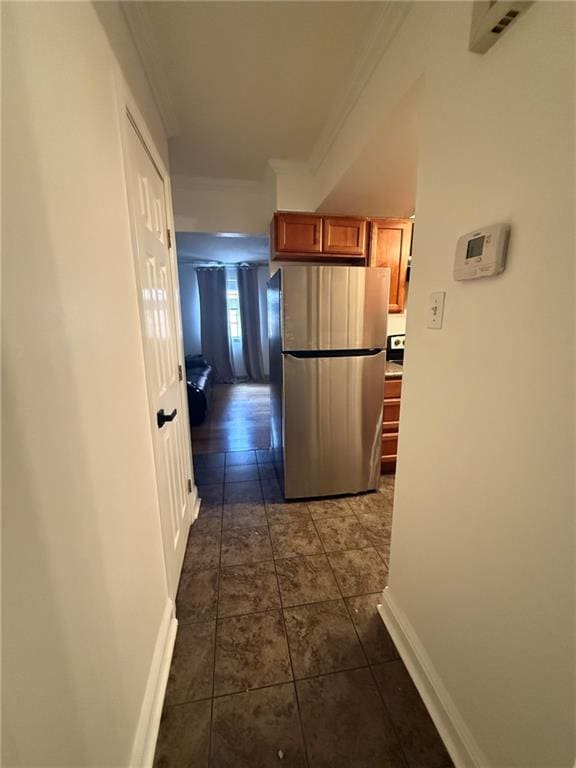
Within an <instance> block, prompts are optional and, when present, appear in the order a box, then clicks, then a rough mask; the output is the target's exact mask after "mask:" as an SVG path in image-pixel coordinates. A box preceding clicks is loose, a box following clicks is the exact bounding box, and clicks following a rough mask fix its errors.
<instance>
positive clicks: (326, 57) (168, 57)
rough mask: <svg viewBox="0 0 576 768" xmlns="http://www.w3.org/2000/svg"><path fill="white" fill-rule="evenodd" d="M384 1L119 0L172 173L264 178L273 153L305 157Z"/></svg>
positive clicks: (359, 55)
mask: <svg viewBox="0 0 576 768" xmlns="http://www.w3.org/2000/svg"><path fill="white" fill-rule="evenodd" d="M383 5H384V4H383V3H380V2H282V1H279V2H278V1H276V2H155V1H152V2H129V3H125V4H124V7H125V10H126V15H127V18H128V20H129V22H131V28H132V31H133V34H134V35H135V38H136V43H137V45H138V48H139V50H140V53H141V55H142V57H143V59H144V63H145V65H146V69H147V71H148V74H149V77H150V75H152V78H151V79H152V80H153V87H154V90H155V92H156V97H157V101H159V102H161V103H162V104H163V105H164V106H165V108H166V109H165V110H164V112H169V113H170V115H171V120H170V121H171V123H172V126H171V128H172V130H171V131H170V132H171V133H174V134H176V135H174V136H173V138H171V140H170V165H171V171H172V173H173V174H181V175H189V176H203V177H221V178H224V177H226V178H237V179H251V180H260V179H262V177H263V175H264V172H265V168H266V162H267V161H268V160H269V159H270V158H282V159H283V160H300V161H303V160H307V159H308V158H309V157H310V154H311V153H312V150H313V148H314V145H315V143H316V141H317V140H318V138H319V137H320V135H321V132H322V129H323V128H324V127H325V125H326V123H327V121H328V119H329V117H330V115H331V114H332V113H333V111H335V110H337V109H338V107H339V106H340V104H341V101H342V99H343V97H344V96H345V93H344V91H345V90H346V84H347V83H348V82H349V78H350V77H351V74H352V73H353V71H354V68H355V66H357V64H358V62H359V61H360V60H361V58H362V55H363V52H364V48H365V46H366V43H367V41H368V39H369V36H370V32H371V28H372V27H373V25H374V22H375V20H376V18H377V15H378V14H379V13H381V11H382V6H383ZM136 16H137V22H138V23H134V19H135V18H136Z"/></svg>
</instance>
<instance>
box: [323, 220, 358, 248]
mask: <svg viewBox="0 0 576 768" xmlns="http://www.w3.org/2000/svg"><path fill="white" fill-rule="evenodd" d="M322 250H323V252H324V253H341V254H345V255H347V256H364V255H365V253H366V219H356V218H345V217H344V216H334V217H332V218H331V217H328V216H325V217H324V231H323V233H322Z"/></svg>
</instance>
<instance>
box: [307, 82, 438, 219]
mask: <svg viewBox="0 0 576 768" xmlns="http://www.w3.org/2000/svg"><path fill="white" fill-rule="evenodd" d="M422 96H423V81H422V80H418V81H417V82H416V83H415V84H414V86H413V87H412V88H411V89H410V90H409V91H408V92H407V93H406V94H405V96H404V97H403V98H402V100H401V101H400V102H399V103H398V104H397V105H396V106H395V109H394V115H393V118H394V119H393V120H389V121H388V122H387V123H386V125H384V126H376V129H375V131H374V133H373V135H372V136H371V137H370V138H369V140H368V141H367V142H366V144H365V146H364V148H363V149H362V151H361V152H360V153H359V155H358V156H357V157H356V158H355V159H354V161H353V162H352V163H351V164H350V166H349V168H348V169H347V170H346V172H345V173H344V174H343V175H342V177H341V178H340V179H339V180H338V182H337V183H336V184H335V185H334V188H333V189H332V190H331V192H330V194H329V195H328V196H327V197H326V198H325V199H324V200H323V202H322V204H321V205H320V206H319V209H318V210H319V211H321V212H322V213H335V214H337V213H341V214H346V215H352V214H356V215H359V216H374V217H377V216H383V215H386V216H398V217H400V218H404V217H407V216H411V215H412V214H413V213H414V206H415V201H416V182H417V171H418V144H419V131H418V126H419V114H420V106H421V102H422Z"/></svg>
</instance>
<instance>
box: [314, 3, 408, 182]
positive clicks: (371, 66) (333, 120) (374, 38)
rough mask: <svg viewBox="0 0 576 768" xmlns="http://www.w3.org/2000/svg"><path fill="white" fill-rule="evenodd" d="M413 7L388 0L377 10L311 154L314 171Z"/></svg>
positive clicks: (320, 163) (322, 160) (332, 143)
mask: <svg viewBox="0 0 576 768" xmlns="http://www.w3.org/2000/svg"><path fill="white" fill-rule="evenodd" d="M411 7H412V2H411V0H409V1H406V2H395V1H394V0H387V2H385V3H383V4H382V6H381V7H379V8H378V10H377V11H375V13H374V15H373V18H372V19H371V22H370V32H369V34H368V36H367V39H366V41H365V43H364V45H363V48H362V53H361V56H360V57H359V59H358V61H357V63H356V66H355V67H354V69H353V70H352V72H351V74H350V76H349V77H348V79H347V82H346V84H345V86H344V88H343V89H342V90H343V93H344V96H343V98H342V100H341V101H340V102H339V103H338V104H337V105H336V107H335V108H334V110H333V111H332V113H331V114H330V116H329V118H328V120H327V121H326V124H325V126H324V129H323V130H322V133H321V134H320V136H319V138H318V140H317V142H316V144H315V146H314V149H313V150H312V153H311V155H310V159H309V161H308V167H309V169H310V172H311V173H313V174H316V173H317V171H318V169H319V167H320V166H321V165H322V163H323V162H324V160H325V159H326V156H327V154H328V152H329V151H330V149H331V148H332V146H333V145H334V143H335V141H336V139H337V138H338V135H339V133H340V131H341V130H342V128H343V127H344V124H345V122H346V120H347V119H348V116H349V115H350V113H351V112H352V110H353V109H354V107H355V106H356V104H357V102H358V100H359V98H360V96H361V95H362V92H363V91H364V89H365V88H366V86H367V85H368V83H369V81H370V79H371V77H372V75H373V74H374V71H375V69H376V67H377V66H378V64H379V63H380V61H381V59H382V57H383V56H384V54H385V52H386V51H387V49H388V47H389V46H390V43H391V42H392V40H393V39H394V38H395V36H396V34H397V33H398V31H399V29H400V27H401V26H402V23H403V22H404V19H405V18H406V16H407V15H408V12H409V11H410V9H411Z"/></svg>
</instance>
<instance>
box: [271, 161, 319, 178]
mask: <svg viewBox="0 0 576 768" xmlns="http://www.w3.org/2000/svg"><path fill="white" fill-rule="evenodd" d="M268 165H269V166H270V168H272V170H273V171H274V173H275V174H276V175H280V174H282V175H285V176H302V175H307V174H309V173H310V165H309V163H308V162H307V161H306V160H282V159H280V158H276V157H273V158H271V159H270V160H268Z"/></svg>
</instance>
